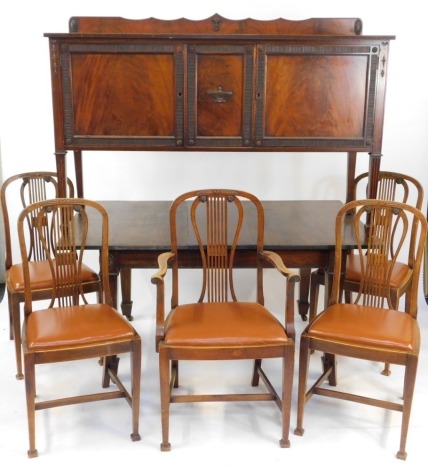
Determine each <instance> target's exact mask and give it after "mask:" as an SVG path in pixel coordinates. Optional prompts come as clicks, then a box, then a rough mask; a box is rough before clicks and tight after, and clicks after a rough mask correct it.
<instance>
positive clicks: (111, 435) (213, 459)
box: [0, 270, 428, 470]
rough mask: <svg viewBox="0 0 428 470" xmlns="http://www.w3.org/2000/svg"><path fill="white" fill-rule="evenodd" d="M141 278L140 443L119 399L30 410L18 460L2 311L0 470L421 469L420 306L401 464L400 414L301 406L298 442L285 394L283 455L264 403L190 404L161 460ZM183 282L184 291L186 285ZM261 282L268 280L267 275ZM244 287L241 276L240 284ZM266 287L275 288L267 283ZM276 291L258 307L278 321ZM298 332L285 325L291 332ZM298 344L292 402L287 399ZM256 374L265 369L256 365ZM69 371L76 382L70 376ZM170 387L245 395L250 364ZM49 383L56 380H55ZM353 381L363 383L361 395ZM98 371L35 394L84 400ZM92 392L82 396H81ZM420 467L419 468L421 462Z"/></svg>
mask: <svg viewBox="0 0 428 470" xmlns="http://www.w3.org/2000/svg"><path fill="white" fill-rule="evenodd" d="M150 275H151V272H150V271H143V270H139V271H134V273H133V297H134V306H133V314H134V318H135V319H134V325H135V327H136V328H137V330H138V331H139V332H140V334H141V335H142V338H143V371H142V373H143V374H142V383H141V414H140V416H141V420H140V431H141V438H142V439H141V441H139V442H131V440H130V438H129V434H130V432H131V415H130V408H129V406H128V405H127V404H126V403H125V402H124V401H122V400H114V401H108V402H98V403H91V404H85V405H73V406H70V407H62V408H57V409H51V410H44V411H39V412H37V414H36V419H37V432H36V438H37V448H38V451H39V457H38V458H37V459H31V460H30V459H28V458H27V448H28V447H27V446H28V438H27V424H26V411H25V393H24V382H23V381H17V380H16V379H15V357H14V349H13V342H11V341H9V328H8V321H7V300H6V299H4V300H3V301H2V302H1V304H0V361H1V370H2V378H1V380H0V436H1V437H0V467H1V468H2V469H5V468H9V467H6V466H5V464H6V463H9V464H16V466H17V467H18V466H19V468H32V469H39V468H43V470H51V469H52V470H53V469H55V470H56V469H57V468H62V469H64V468H65V469H68V468H78V466H79V465H83V467H82V468H85V469H86V468H88V464H89V463H91V464H94V465H97V466H98V467H99V468H103V469H104V470H108V469H113V468H115V469H116V468H118V465H121V466H124V465H130V464H132V465H133V466H134V468H144V469H152V468H156V467H160V468H166V466H167V465H168V466H170V467H171V468H172V467H173V468H176V469H184V468H185V469H187V470H192V469H204V470H209V469H224V470H226V469H237V468H239V467H246V468H249V469H255V468H263V469H268V468H269V469H276V468H278V469H280V468H281V469H283V468H290V465H291V466H293V465H299V468H305V469H306V468H309V466H310V465H311V464H312V465H314V467H316V468H319V469H324V468H325V469H329V470H335V469H339V468H340V469H342V468H343V465H344V464H345V465H351V464H352V465H353V468H354V466H355V467H360V468H365V467H367V466H369V468H376V466H377V465H379V468H388V469H394V468H402V469H404V468H406V469H421V468H423V467H424V466H425V464H426V455H427V454H426V446H427V436H428V403H427V400H428V373H427V371H428V315H427V313H428V307H427V305H426V303H425V300H424V298H423V296H422V295H421V296H420V299H421V302H420V311H419V319H420V323H421V327H422V351H421V355H420V366H419V375H418V381H417V385H416V393H415V396H414V404H413V412H412V419H411V427H410V431H409V436H408V445H407V452H408V458H407V461H406V462H403V461H399V460H397V459H396V458H395V453H396V451H397V450H398V445H399V432H400V420H401V414H399V413H397V412H392V411H385V410H381V409H377V408H372V407H367V406H364V405H359V404H354V403H347V402H342V401H338V400H335V401H333V400H331V399H328V398H323V397H314V398H312V400H311V401H310V402H309V404H308V405H307V407H306V414H305V422H304V425H305V434H304V436H303V437H298V436H295V435H294V434H293V430H294V427H295V419H296V413H295V411H296V393H294V399H293V410H292V423H291V433H290V439H291V447H290V448H289V449H281V448H280V447H279V445H278V440H279V437H280V422H279V412H278V409H277V408H276V406H275V405H274V404H273V403H258V404H257V403H256V404H251V405H249V404H245V403H237V404H231V403H226V404H222V403H220V404H216V403H210V404H206V403H204V404H194V405H189V404H187V405H184V404H182V405H173V406H172V407H171V423H170V441H171V444H172V451H171V452H169V453H161V452H160V450H159V443H160V440H161V430H160V413H159V393H158V392H159V387H158V372H157V355H156V353H155V351H154V314H155V288H154V286H153V285H152V284H150ZM192 275H193V273H192V274H189V278H188V281H187V282H188V283H189V284H192V282H193V278H192ZM272 275H273V274H271V273H270V272H269V274H268V277H270V276H272ZM243 276H244V274H243ZM275 282H276V281H275ZM279 291H280V287H279V285H275V283H274V289H273V291H272V292H273V294H271V295H270V296H269V295H268V296H267V306H270V307H271V308H274V309H275V311H276V312H278V315H281V314H282V310H281V301H280V300H281V299H280V294H277V293H278V292H279ZM304 325H305V323H304V322H302V321H301V319H300V317H299V316H297V317H296V328H297V331H298V333H299V332H300V331H301V330H302V328H303V327H304ZM297 359H298V345H297V348H296V365H295V380H294V391H295V392H296V391H297V370H298V367H297V366H298V361H297ZM266 364H267V363H266ZM319 366H320V364H319V358H318V357H317V356H316V355H315V356H314V357H313V360H312V363H311V367H312V368H313V369H314V370H315V369H319ZM339 366H340V368H339V385H343V386H346V387H348V388H350V389H351V390H352V391H354V392H356V393H358V392H359V391H362V390H366V389H367V388H368V389H373V391H375V392H377V393H378V394H380V396H381V397H386V398H389V397H397V398H399V397H400V393H401V383H402V371H401V369H400V368H399V367H398V366H395V367H394V366H393V367H392V375H391V376H390V377H384V376H382V375H381V374H380V371H381V368H382V367H381V365H380V364H373V363H364V362H362V361H358V362H355V361H354V362H353V361H350V360H342V359H340V360H339ZM127 368H128V361H127V360H126V358H123V359H122V363H121V364H120V369H121V370H123V371H124V372H125V380H126V379H127V377H128V374H127ZM266 368H267V370H268V371H270V372H271V375H272V377H273V379H272V381H273V382H274V383H276V382H278V380H279V377H280V365H279V363H278V362H275V361H272V362H271V363H270V364H269V365H266ZM72 370H77V375H75V377H77V380H76V379H75V380H74V381H73V380H72V378H71V376H70V372H71V371H72ZM180 371H181V372H180V374H181V375H180V379H181V385H182V386H183V387H184V388H185V387H189V388H192V389H193V388H195V389H198V390H202V389H203V390H208V388H207V387H208V386H209V385H210V386H211V385H212V386H214V387H216V390H226V388H222V386H223V384H226V383H227V384H229V386H232V387H233V388H234V389H237V388H238V386H244V387H246V386H247V385H248V383H249V380H250V376H251V364H249V363H248V364H247V363H242V362H241V363H234V364H231V363H209V364H208V365H207V364H194V363H193V364H185V363H183V364H182V367H181V370H180ZM54 374H55V375H54ZM362 377H365V379H366V380H367V382H366V384H367V383H368V385H366V384H365V382H364V381H363V379H362ZM99 380H100V369H99V366H98V365H97V363H94V362H93V361H86V362H83V363H80V364H78V365H76V364H73V363H71V364H69V365H67V367H65V366H64V365H59V366H55V367H53V366H50V365H49V366H40V367H39V371H38V384H37V386H38V392H39V394H40V395H43V396H48V395H49V394H50V393H51V392H52V393H53V394H54V393H55V394H58V393H61V392H62V391H63V392H64V393H66V392H69V391H70V390H73V389H74V390H78V391H79V392H80V391H82V390H85V387H86V385H85V384H86V382H91V384H92V385H95V386H96V385H98V384H99ZM92 390H93V388H92ZM423 462H425V464H424V463H423Z"/></svg>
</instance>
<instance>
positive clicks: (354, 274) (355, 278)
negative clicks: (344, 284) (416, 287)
mask: <svg viewBox="0 0 428 470" xmlns="http://www.w3.org/2000/svg"><path fill="white" fill-rule="evenodd" d="M365 262H366V259H365V257H364V256H363V264H365ZM411 273H412V272H411V270H410V268H409V266H408V265H407V264H404V263H399V262H397V263H395V265H394V267H393V269H392V273H391V281H390V283H389V284H390V285H391V287H392V288H393V289H398V288H399V287H400V286H402V285H403V284H405V282H407V280H408V278H409V276H410V275H411ZM345 277H346V281H351V282H356V283H358V284H359V283H360V279H361V277H362V275H361V256H359V255H356V254H350V255H349V256H348V257H347V259H346V276H345Z"/></svg>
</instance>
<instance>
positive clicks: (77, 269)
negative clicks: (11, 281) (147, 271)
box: [18, 198, 141, 457]
mask: <svg viewBox="0 0 428 470" xmlns="http://www.w3.org/2000/svg"><path fill="white" fill-rule="evenodd" d="M76 212H77V213H78V215H76ZM29 217H30V218H33V226H34V230H35V231H37V234H38V237H39V240H40V244H39V249H40V250H42V251H43V252H44V256H43V259H45V260H46V263H47V265H48V269H49V270H50V273H51V277H52V288H51V300H50V302H49V303H48V305H47V306H46V308H41V309H36V308H35V307H34V305H33V296H34V291H33V290H32V284H31V277H32V274H33V270H32V267H31V263H30V262H29V261H28V258H27V253H28V242H27V240H26V235H25V225H26V223H27V220H28V218H29ZM92 217H99V218H101V227H102V235H101V237H102V245H101V246H102V248H101V252H100V257H99V262H100V270H99V272H100V273H101V281H102V283H101V285H102V289H101V297H100V298H98V296H96V297H97V300H98V302H96V303H90V302H89V300H90V299H89V297H90V296H89V295H88V294H87V293H86V292H85V286H84V283H83V281H82V279H83V276H82V270H83V269H84V268H83V266H84V260H85V256H86V253H87V252H86V250H85V247H86V237H87V234H88V229H89V221H90V220H91V218H92ZM18 235H19V241H20V249H21V255H22V263H23V275H24V286H25V289H24V290H25V292H24V293H25V307H24V312H25V321H24V327H23V337H22V346H23V353H24V368H25V369H24V370H25V393H26V399H27V414H28V430H29V441H30V449H29V451H28V456H29V457H36V456H37V455H38V453H37V449H36V442H35V441H36V439H35V412H36V410H43V409H46V408H52V407H58V406H64V405H70V404H79V403H86V402H93V401H97V400H107V399H113V398H125V399H126V400H127V401H128V403H129V404H130V406H131V407H132V434H131V438H132V440H133V441H137V440H140V435H139V433H138V423H139V403H140V374H141V339H140V337H139V335H138V334H137V332H136V331H135V330H134V329H133V327H132V326H131V324H130V323H129V322H128V320H126V319H125V318H124V317H123V316H122V315H121V314H120V313H118V312H117V311H116V310H115V309H114V308H113V307H112V303H111V296H110V290H109V283H108V278H109V272H108V216H107V212H106V211H105V209H104V208H103V207H102V206H101V205H100V204H98V203H95V202H92V201H88V200H86V199H81V198H79V199H72V198H70V199H53V200H48V201H41V202H38V203H35V204H32V205H30V206H28V207H26V208H25V209H24V210H23V211H22V213H21V215H20V217H19V219H18ZM94 295H95V294H92V297H93V296H94ZM125 353H129V354H130V357H131V388H132V390H131V392H130V393H129V392H128V391H127V389H126V388H125V386H124V384H123V383H122V381H121V380H120V379H119V377H118V366H119V358H118V357H117V356H118V355H119V354H125ZM99 357H103V361H102V362H103V369H102V370H103V374H102V381H101V385H102V387H103V388H107V387H108V386H109V384H110V381H112V382H113V383H114V384H115V385H116V386H117V389H118V390H114V391H109V392H107V391H106V392H102V393H99V392H97V393H92V394H86V395H80V396H79V395H77V396H72V397H61V398H58V399H51V400H48V401H36V365H38V364H51V363H59V362H70V361H75V360H80V359H88V358H94V359H95V358H99ZM94 366H95V367H97V368H99V365H98V361H94ZM67 367H68V368H69V370H70V373H71V371H72V366H67ZM76 379H77V380H76V382H77V384H79V381H80V378H79V377H76ZM52 383H53V384H55V376H52ZM40 396H43V393H40Z"/></svg>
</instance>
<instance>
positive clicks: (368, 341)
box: [295, 199, 427, 460]
mask: <svg viewBox="0 0 428 470" xmlns="http://www.w3.org/2000/svg"><path fill="white" fill-rule="evenodd" d="M350 212H351V213H353V214H354V217H355V220H354V223H355V225H354V227H355V234H356V238H357V241H358V246H359V247H358V255H359V256H360V260H361V265H360V268H361V282H360V283H359V291H358V293H357V295H356V298H355V300H354V303H341V296H340V291H341V279H342V268H341V266H342V256H345V255H344V254H343V252H342V231H343V221H344V218H345V217H350V216H351V215H349V213H350ZM367 216H368V217H369V219H370V225H369V227H370V229H369V231H368V234H367V239H365V240H364V239H361V238H360V237H359V236H358V224H359V223H361V222H365V220H364V219H365V218H366V217H367ZM426 235H427V219H426V217H425V215H424V214H422V212H421V211H419V210H418V209H416V208H414V207H413V206H410V205H407V204H403V203H399V202H393V201H382V200H376V199H370V200H359V201H353V202H350V203H348V204H346V205H345V206H344V207H343V208H342V209H341V210H340V211H339V214H338V216H337V221H336V250H335V265H334V276H333V286H332V294H331V300H330V304H329V306H328V307H327V308H326V309H325V310H324V311H323V312H321V313H320V314H319V315H317V316H316V317H315V318H313V319H312V321H311V322H310V323H309V325H308V326H307V327H306V329H305V330H304V331H303V333H302V335H301V339H300V365H299V388H298V410H297V427H296V430H295V434H297V435H303V414H304V407H305V404H306V403H307V402H308V400H309V399H310V398H311V397H312V396H313V395H321V396H328V397H332V398H340V399H342V400H349V401H353V402H357V403H363V404H367V405H373V406H377V407H381V408H385V409H388V410H395V411H400V412H401V413H402V425H401V441H400V449H399V451H398V453H397V457H398V458H399V459H403V460H404V459H406V455H407V454H406V440H407V431H408V427H409V420H410V410H411V406H412V398H413V390H414V386H415V379H416V371H417V365H418V356H419V348H420V331H419V326H418V322H417V318H416V317H417V309H418V307H417V302H418V286H419V275H420V270H421V266H422V259H423V253H424V248H425V243H426ZM391 242H392V244H393V246H394V247H395V250H394V251H393V252H391V250H390V246H391ZM406 250H407V251H406ZM399 260H401V261H399ZM398 262H400V263H404V264H405V265H406V267H407V270H408V272H409V273H410V275H409V285H408V288H407V301H406V302H405V308H404V309H402V310H398V309H397V304H396V301H395V296H394V294H393V288H392V287H391V277H392V276H393V273H394V272H395V270H396V266H397V263H398ZM311 351H315V352H316V351H320V352H322V353H323V370H322V373H321V375H320V377H319V378H318V379H317V380H315V381H314V384H313V385H312V386H310V387H309V388H308V385H307V381H308V369H309V359H310V357H311V354H310V353H311ZM336 356H347V357H351V358H358V359H364V360H368V361H375V362H384V363H388V364H397V365H401V366H404V367H405V374H404V389H403V395H402V397H403V398H402V400H398V401H396V402H391V401H390V400H388V398H387V399H385V398H384V397H382V396H381V393H380V392H381V391H379V393H380V396H379V397H378V398H373V397H367V396H361V395H355V394H352V393H350V392H349V393H348V392H345V391H337V390H335V389H334V388H327V387H325V386H323V382H324V381H326V380H328V382H329V385H330V386H332V387H334V386H336V384H337V375H336ZM366 373H367V375H369V374H370V372H369V371H368V370H367V372H366Z"/></svg>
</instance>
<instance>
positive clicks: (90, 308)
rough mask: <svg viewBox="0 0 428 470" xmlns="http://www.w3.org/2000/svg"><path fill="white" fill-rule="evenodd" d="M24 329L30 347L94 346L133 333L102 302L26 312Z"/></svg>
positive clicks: (130, 337) (50, 348)
mask: <svg viewBox="0 0 428 470" xmlns="http://www.w3.org/2000/svg"><path fill="white" fill-rule="evenodd" d="M25 329H26V339H27V348H28V349H30V350H39V349H43V350H45V349H49V350H52V349H62V348H69V347H76V346H86V345H95V344H101V343H105V342H108V341H112V340H129V339H132V338H133V337H134V336H135V335H136V333H135V330H134V329H133V327H132V326H131V325H130V324H129V322H128V321H127V320H126V319H125V318H124V317H123V316H122V315H121V314H120V313H119V312H117V310H115V309H114V308H112V307H110V306H109V305H106V304H89V305H78V306H74V307H54V308H47V309H43V310H37V311H34V312H32V313H31V314H30V315H29V317H28V320H27V323H26V328H25Z"/></svg>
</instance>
